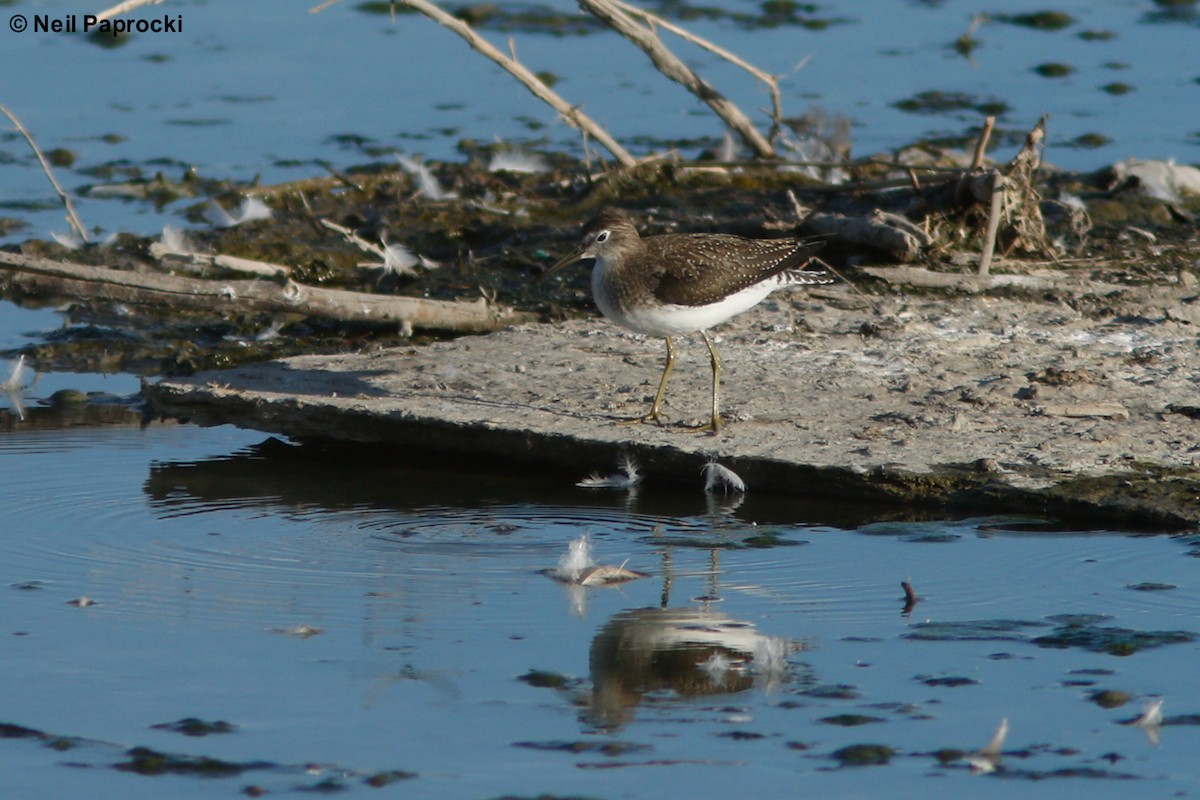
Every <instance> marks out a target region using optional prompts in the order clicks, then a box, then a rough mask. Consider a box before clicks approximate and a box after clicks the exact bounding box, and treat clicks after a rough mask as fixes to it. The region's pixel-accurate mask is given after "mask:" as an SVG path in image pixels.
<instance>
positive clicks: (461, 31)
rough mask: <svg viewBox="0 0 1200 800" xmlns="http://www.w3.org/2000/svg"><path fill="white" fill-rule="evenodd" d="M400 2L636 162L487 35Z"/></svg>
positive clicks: (429, 6)
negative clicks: (495, 44)
mask: <svg viewBox="0 0 1200 800" xmlns="http://www.w3.org/2000/svg"><path fill="white" fill-rule="evenodd" d="M401 2H403V3H404V5H406V6H408V7H409V8H412V9H413V10H415V11H418V12H420V13H421V14H424V15H425V16H427V17H429V18H430V19H431V20H433V21H434V22H436V23H438V24H439V25H441V26H442V27H444V28H449V29H450V30H452V31H454V32H455V33H457V34H458V35H459V36H461V37H462V38H463V39H465V40H466V42H467V44H469V45H470V46H471V47H472V49H474V50H475V51H477V52H479V53H481V54H483V55H484V56H486V57H488V58H489V59H491V60H492V61H494V62H495V63H497V64H499V65H500V66H501V67H503V68H504V69H505V71H507V72H508V73H509V74H510V75H512V76H513V77H514V78H516V79H517V80H518V81H520V82H521V83H523V84H524V85H525V88H527V89H529V91H531V92H533V94H534V95H535V96H536V97H537V98H538V99H539V100H541V101H543V102H545V103H546V104H547V105H549V106H550V107H551V108H553V109H554V110H555V111H557V112H558V113H559V115H561V116H562V118H563V119H564V120H566V121H567V124H568V125H570V126H571V127H573V128H576V129H578V130H580V131H583V132H584V133H585V134H586V135H588V136H591V137H592V138H594V139H595V140H596V141H598V142H599V143H600V144H602V145H603V146H604V148H605V149H606V150H608V152H610V153H612V155H613V157H614V158H616V159H617V161H619V162H620V163H621V166H624V167H632V166H634V164H636V163H637V160H636V159H635V158H634V157H633V156H632V155H630V154H629V152H628V151H627V150H626V149H625V148H624V147H622V146H621V145H620V144H619V143H618V142H617V140H616V139H614V138H613V137H612V136H610V135H609V133H608V131H606V130H604V128H602V127H600V125H599V124H598V123H597V122H596V121H595V120H593V119H592V118H591V117H589V116H587V115H586V114H584V113H583V112H582V111H580V110H579V108H578V107H577V106H572V105H571V104H569V103H568V102H567V101H566V100H564V99H563V98H562V97H560V96H559V95H558V94H557V93H556V92H554V91H553V90H551V88H550V87H549V86H547V85H546V84H545V82H544V81H542V79H541V78H539V77H538V76H537V75H534V74H533V73H532V72H530V70H529V69H528V68H527V67H526V66H525V65H524V64H522V63H521V62H519V61H517V60H516V59H514V58H510V57H509V56H506V55H504V53H502V52H500V51H499V50H498V49H497V48H496V47H495V46H493V45H492V44H491V43H490V42H488V40H487V39H484V38H483V37H482V36H480V35H479V34H477V33H476V32H475V30H474V29H473V28H471V26H470V25H468V24H467V23H465V22H463V21H462V20H461V19H459V18H458V17H455V16H453V15H452V14H448V13H446V12H445V11H443V10H442V9H441V8H440V7H438V6H436V5H434V4H433V3H431V2H429V0H401Z"/></svg>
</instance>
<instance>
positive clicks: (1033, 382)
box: [146, 291, 1200, 528]
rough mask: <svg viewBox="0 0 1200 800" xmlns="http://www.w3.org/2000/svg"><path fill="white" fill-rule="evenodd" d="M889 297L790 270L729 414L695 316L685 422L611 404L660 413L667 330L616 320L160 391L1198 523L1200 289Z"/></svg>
mask: <svg viewBox="0 0 1200 800" xmlns="http://www.w3.org/2000/svg"><path fill="white" fill-rule="evenodd" d="M871 302H874V303H876V307H875V308H872V307H871V305H870V304H869V303H868V302H866V301H864V300H861V299H859V298H855V297H852V296H851V295H849V294H838V293H836V292H834V293H826V294H824V295H821V296H819V297H814V296H812V295H804V294H803V293H793V294H791V295H783V296H776V297H774V298H772V299H770V300H768V301H767V302H765V303H764V304H763V305H762V306H760V307H758V308H756V309H754V310H752V311H750V312H748V313H746V314H744V315H742V316H740V317H738V318H737V319H735V320H734V321H733V322H731V323H729V324H727V325H725V326H723V327H721V328H718V329H716V331H715V333H716V335H717V337H718V347H719V349H720V352H721V356H722V359H723V360H724V362H725V378H724V382H723V387H722V410H723V412H724V413H725V416H726V419H727V422H728V424H727V426H726V428H725V430H723V431H722V433H721V435H719V436H716V437H713V436H707V435H702V434H694V433H685V432H680V427H681V426H682V424H687V423H692V422H703V421H705V415H706V413H707V411H708V408H707V404H708V400H709V389H710V383H709V380H710V371H709V363H708V353H707V350H706V349H705V348H704V346H703V343H702V342H701V341H700V339H699V336H694V337H684V338H682V339H681V340H680V342H679V344H680V347H679V351H680V352H679V361H678V363H677V365H676V368H675V373H674V375H673V377H672V380H671V385H670V388H669V390H668V393H667V402H666V404H665V413H666V415H667V417H668V419H669V421H671V422H676V423H679V424H676V425H672V424H668V425H666V426H662V427H660V426H655V425H652V424H645V425H621V424H617V423H616V422H615V418H616V417H622V416H637V415H641V414H644V413H645V412H646V410H647V409H648V407H649V403H650V400H651V399H652V396H653V393H654V390H655V388H656V387H657V382H658V378H659V375H660V373H661V369H662V363H663V357H664V350H663V343H662V340H660V339H655V338H653V337H644V336H638V335H635V334H631V333H628V332H625V331H622V330H621V329H619V328H617V327H616V326H614V325H612V324H611V323H608V322H606V321H604V320H601V319H596V320H585V321H575V322H569V323H562V324H553V325H549V324H537V325H535V324H530V325H523V326H519V327H515V328H511V329H508V330H504V331H501V332H498V333H494V334H489V335H486V336H477V337H466V338H460V339H457V340H455V341H451V342H443V343H438V344H433V345H429V346H424V347H411V348H409V347H406V348H396V349H390V350H386V351H381V352H374V353H364V354H351V355H335V356H299V357H295V358H289V359H284V360H281V361H276V362H271V363H267V364H262V365H256V366H248V367H242V368H237V369H231V370H226V371H221V372H209V373H203V374H199V375H196V376H193V377H190V378H186V379H169V380H164V381H162V382H159V383H156V384H152V385H150V386H148V387H147V388H146V395H147V397H148V399H149V400H150V402H151V403H152V405H153V406H154V407H155V408H157V409H158V410H160V411H161V412H163V413H165V414H167V415H171V416H176V417H182V418H190V419H195V420H197V421H199V422H202V423H206V424H209V423H225V422H228V423H233V424H237V425H241V426H244V427H247V428H252V429H257V430H262V431H265V432H271V433H277V434H282V435H285V436H288V437H291V438H294V439H297V440H309V439H317V440H336V441H346V442H367V443H378V444H389V445H395V446H399V447H402V448H409V449H412V450H414V451H418V452H420V451H426V452H439V453H442V454H446V453H457V454H462V455H466V456H471V457H477V458H499V459H504V460H506V461H509V462H520V463H522V464H526V465H528V466H530V467H531V468H537V469H545V470H558V471H561V472H562V473H563V480H564V482H567V481H570V482H574V481H575V480H577V479H578V478H579V477H581V476H583V475H586V474H587V473H588V472H591V471H596V470H606V469H609V468H612V467H615V465H616V462H617V460H618V458H619V457H620V456H621V455H622V454H629V455H632V456H634V457H635V458H636V459H637V460H638V461H639V463H640V464H641V466H642V470H643V472H644V473H645V475H646V481H647V484H648V485H653V484H654V483H656V482H662V483H688V482H691V483H697V485H698V482H699V481H701V480H702V479H701V478H700V467H701V466H702V465H703V464H704V463H705V462H707V461H708V460H710V459H713V458H715V459H717V460H719V461H720V462H721V463H722V464H725V465H726V466H729V467H731V468H732V469H734V470H735V471H736V472H737V473H738V474H739V475H741V476H742V478H743V479H744V480H745V481H746V483H747V484H748V486H749V491H751V492H758V491H772V492H788V493H795V494H797V495H816V496H821V497H825V498H829V497H843V498H846V499H847V500H855V499H864V500H865V499H870V500H888V501H898V502H905V503H914V504H920V505H923V506H932V507H944V508H977V509H979V510H984V509H989V510H997V509H1001V510H1011V511H1021V512H1041V513H1047V514H1050V515H1086V516H1090V517H1093V518H1098V519H1100V520H1102V521H1103V520H1110V521H1111V523H1112V525H1113V527H1117V526H1120V525H1123V524H1124V525H1129V524H1133V525H1139V526H1148V527H1163V528H1187V527H1192V526H1194V525H1195V524H1197V523H1198V522H1200V499H1198V498H1200V469H1198V468H1197V466H1196V462H1197V457H1198V455H1200V421H1198V420H1197V418H1196V417H1197V416H1198V415H1200V391H1198V390H1200V369H1198V368H1200V352H1198V349H1197V338H1198V334H1200V328H1198V327H1196V326H1195V325H1194V324H1192V322H1191V321H1189V319H1188V309H1189V308H1190V306H1188V305H1187V302H1186V300H1180V299H1178V296H1177V295H1175V294H1172V293H1164V294H1162V295H1161V296H1156V295H1154V293H1153V292H1149V291H1147V292H1146V293H1145V297H1144V310H1143V311H1142V313H1140V314H1137V315H1128V314H1122V315H1120V316H1117V315H1114V316H1107V317H1101V318H1093V317H1091V316H1085V315H1083V314H1081V313H1079V312H1077V311H1075V310H1073V309H1072V308H1070V307H1068V306H1067V305H1063V304H1043V303H1038V302H1028V301H1024V300H1018V299H1002V298H994V297H981V296H972V297H950V298H934V299H930V298H913V297H908V298H903V297H891V298H873V299H872V301H871ZM1126 306H1128V303H1126Z"/></svg>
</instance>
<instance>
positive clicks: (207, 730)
mask: <svg viewBox="0 0 1200 800" xmlns="http://www.w3.org/2000/svg"><path fill="white" fill-rule="evenodd" d="M150 727H151V728H153V729H154V730H160V731H173V732H175V733H182V734H183V735H184V736H208V735H210V734H214V733H233V732H234V731H235V730H237V726H236V725H233V724H232V723H229V722H225V721H224V720H216V721H215V722H206V721H205V720H202V719H197V718H196V717H184V718H183V719H181V720H178V721H177V722H164V723H162V724H160V725H151V726H150Z"/></svg>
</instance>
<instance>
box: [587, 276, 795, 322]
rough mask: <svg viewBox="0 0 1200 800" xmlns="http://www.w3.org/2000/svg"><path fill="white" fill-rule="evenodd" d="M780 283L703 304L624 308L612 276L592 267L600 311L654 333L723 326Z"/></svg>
mask: <svg viewBox="0 0 1200 800" xmlns="http://www.w3.org/2000/svg"><path fill="white" fill-rule="evenodd" d="M779 286H780V284H779V283H777V282H775V281H765V282H763V283H759V284H756V285H754V286H750V287H748V288H746V289H742V290H741V291H740V292H736V293H735V294H731V295H729V296H728V297H726V298H724V299H723V300H720V301H718V302H716V303H709V304H708V305H703V306H683V305H673V304H666V305H660V304H658V303H645V304H637V303H628V302H627V303H625V304H624V307H622V303H620V295H619V294H618V292H617V291H616V287H614V286H613V285H612V281H611V276H610V275H607V274H606V271H605V270H603V269H601V268H600V266H599V265H597V266H596V267H595V268H594V269H593V270H592V298H593V299H594V300H595V301H596V306H597V307H598V308H599V309H600V313H601V314H603V315H604V316H606V317H608V318H609V319H611V320H612V321H613V322H615V323H617V324H618V325H620V326H622V327H624V328H628V329H630V330H632V331H636V332H637V333H645V334H649V335H653V336H675V335H678V334H683V333H695V332H696V331H702V330H706V329H708V328H711V327H713V326H714V325H720V324H721V323H722V322H724V321H725V320H727V319H730V318H731V317H734V316H736V315H738V314H740V313H742V312H743V311H746V310H747V309H750V308H753V307H754V306H756V305H758V304H759V303H760V302H762V300H763V298H765V297H766V296H767V295H769V294H770V293H771V292H772V291H773V290H774V289H777V288H779Z"/></svg>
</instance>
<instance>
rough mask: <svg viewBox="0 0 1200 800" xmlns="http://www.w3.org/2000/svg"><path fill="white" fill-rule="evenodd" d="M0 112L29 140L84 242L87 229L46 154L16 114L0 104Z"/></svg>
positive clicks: (68, 219)
mask: <svg viewBox="0 0 1200 800" xmlns="http://www.w3.org/2000/svg"><path fill="white" fill-rule="evenodd" d="M0 113H3V114H4V116H6V117H8V118H9V119H10V120H11V121H12V124H13V125H15V126H16V128H17V132H18V133H20V134H21V135H22V136H24V137H25V141H27V142H29V146H30V147H31V148H33V154H34V155H36V156H37V159H38V161H39V162H40V163H41V165H42V171H43V172H45V173H46V177H47V178H49V179H50V185H51V186H53V187H54V191H56V192H58V196H59V198H60V199H61V200H62V201H63V205H64V206H66V209H67V222H68V223H70V225H71V227H72V228H73V229H74V230H75V233H77V234H78V235H79V238H80V239H81V240H82V241H85V242H86V241H87V240H88V235H87V231H86V230H84V229H83V223H82V222H80V221H79V216H78V215H77V214H76V213H75V204H74V203H72V202H71V196H70V195H68V194H67V192H66V190H64V189H63V187H62V184H60V183H59V182H58V179H57V178H55V177H54V173H53V172H51V171H50V162H48V161H47V160H46V156H45V154H44V153H42V149H41V148H40V147H38V145H37V142H35V141H34V140H33V134H31V133H30V132H29V131H28V130H26V129H25V126H24V125H22V124H21V120H19V119H17V116H16V115H15V114H13V113H12V112H11V111H9V110H8V107H7V106H5V105H3V104H0Z"/></svg>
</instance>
